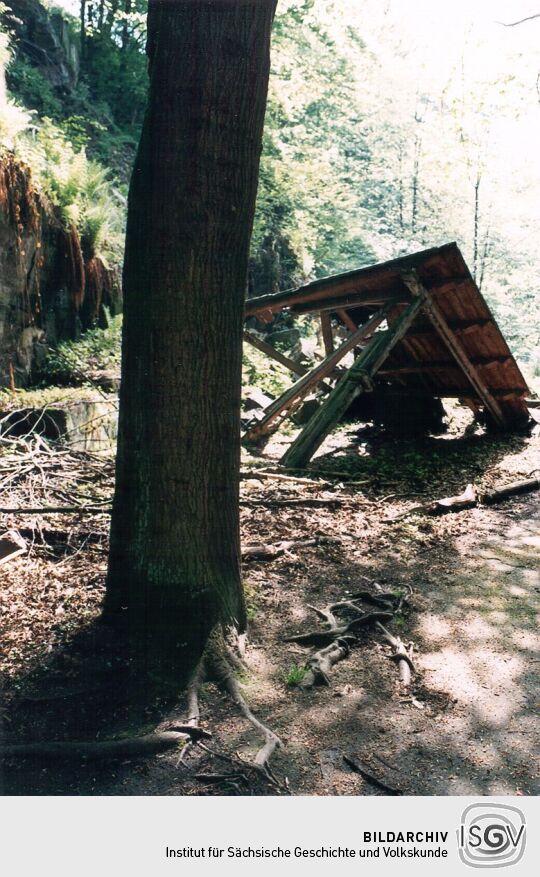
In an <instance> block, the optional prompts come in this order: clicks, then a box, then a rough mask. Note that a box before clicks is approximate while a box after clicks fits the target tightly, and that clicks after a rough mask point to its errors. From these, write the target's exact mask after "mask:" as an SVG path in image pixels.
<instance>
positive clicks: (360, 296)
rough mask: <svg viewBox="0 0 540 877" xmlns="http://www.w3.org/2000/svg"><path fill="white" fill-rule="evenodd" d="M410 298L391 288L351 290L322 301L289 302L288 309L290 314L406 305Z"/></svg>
mask: <svg viewBox="0 0 540 877" xmlns="http://www.w3.org/2000/svg"><path fill="white" fill-rule="evenodd" d="M410 301H411V298H410V296H408V295H407V294H406V293H403V292H402V293H401V295H399V294H396V291H395V290H394V289H392V290H391V291H389V292H377V291H375V292H353V293H351V294H349V295H346V296H338V297H337V298H325V299H324V300H322V301H317V302H312V301H311V300H307V301H305V302H299V303H298V304H291V305H290V306H289V310H290V311H291V313H292V314H311V313H313V312H314V311H316V310H319V311H338V310H342V309H343V308H364V307H368V308H369V307H382V305H385V304H391V305H407V304H410Z"/></svg>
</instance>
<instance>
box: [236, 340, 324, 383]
mask: <svg viewBox="0 0 540 877" xmlns="http://www.w3.org/2000/svg"><path fill="white" fill-rule="evenodd" d="M244 341H247V343H248V344H251V346H252V347H255V348H256V349H257V350H260V351H261V353H265V354H266V355H267V356H269V357H270V358H271V359H275V360H276V362H279V363H280V364H281V365H284V366H285V368H288V369H289V371H291V372H293V374H295V375H300V376H302V375H307V373H308V371H309V369H308V367H307V366H306V365H302V363H300V362H295V361H294V359H290V357H288V356H285V354H284V353H280V352H279V350H276V348H275V347H272V345H271V344H268V342H267V341H263V340H262V338H258V337H257V336H256V335H253V334H252V333H251V332H248V331H247V329H244Z"/></svg>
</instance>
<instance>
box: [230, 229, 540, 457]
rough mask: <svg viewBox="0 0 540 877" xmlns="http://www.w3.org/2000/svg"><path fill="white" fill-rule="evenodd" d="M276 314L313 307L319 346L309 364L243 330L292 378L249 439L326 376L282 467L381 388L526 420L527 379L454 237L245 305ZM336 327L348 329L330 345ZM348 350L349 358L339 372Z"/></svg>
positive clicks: (510, 424) (263, 314)
mask: <svg viewBox="0 0 540 877" xmlns="http://www.w3.org/2000/svg"><path fill="white" fill-rule="evenodd" d="M282 311H287V312H289V313H290V314H293V315H294V314H306V313H309V314H319V315H320V320H321V329H322V336H323V342H324V346H325V352H326V356H325V358H324V359H323V360H322V361H321V362H318V363H317V364H316V365H315V366H313V368H311V369H308V368H307V367H306V366H304V365H300V364H298V363H296V362H294V361H293V360H291V359H290V358H288V357H286V356H284V355H283V354H281V353H279V352H278V351H276V350H275V349H274V348H273V347H272V346H271V345H269V344H267V343H266V342H264V341H262V340H261V339H260V338H259V337H257V336H256V335H254V334H253V333H252V332H249V331H246V332H244V338H245V340H246V341H247V342H249V343H250V344H252V345H253V346H255V347H257V348H258V349H259V350H261V351H263V352H264V353H266V354H267V355H268V356H270V357H272V358H274V359H276V360H278V361H279V362H281V363H282V364H283V365H286V366H287V367H288V368H289V369H290V370H291V371H292V372H293V373H295V374H296V375H297V376H298V379H297V380H296V382H295V383H294V384H293V385H292V386H291V387H290V388H288V389H287V390H286V391H285V392H284V393H283V394H282V395H281V396H280V397H279V398H278V399H276V400H275V401H273V402H272V403H271V404H270V405H269V406H268V407H267V408H266V409H265V411H264V412H263V416H262V418H261V419H260V420H258V421H256V422H254V423H252V424H251V425H250V426H249V428H248V429H247V431H246V433H245V434H244V438H245V439H246V440H247V441H252V442H253V441H258V440H261V439H263V438H264V437H265V436H268V435H270V434H271V433H272V432H273V431H275V430H276V429H277V428H278V426H279V424H280V423H281V422H282V421H283V419H284V418H286V417H288V416H290V415H291V414H293V412H294V411H295V410H296V409H297V408H298V406H299V405H300V404H301V402H302V400H303V399H304V398H305V397H306V396H307V395H308V393H310V392H311V391H312V390H313V389H314V388H315V387H316V386H317V385H321V382H324V384H323V386H324V388H325V391H326V393H327V396H326V398H325V400H324V402H323V403H322V405H321V406H320V408H319V409H318V410H317V411H316V412H315V414H314V415H313V416H312V418H311V419H310V421H309V422H308V423H307V425H306V426H305V428H304V429H303V430H302V432H301V433H300V434H299V435H298V437H297V438H296V440H295V441H294V442H293V444H292V445H291V447H290V448H289V449H288V451H287V452H286V454H285V456H284V457H283V462H284V463H285V464H286V465H287V466H291V467H300V466H304V465H305V464H306V463H307V462H308V461H309V460H310V459H311V457H312V456H313V454H314V453H315V451H316V450H317V449H318V448H319V446H320V445H321V444H322V442H323V441H324V439H325V438H326V436H327V435H328V434H329V433H330V432H331V431H332V429H333V428H334V427H335V426H336V425H337V423H338V422H339V421H340V419H341V418H342V416H343V414H344V413H345V412H346V411H347V409H348V408H349V406H350V405H351V403H352V402H353V401H354V400H355V399H356V398H357V397H358V396H359V395H360V394H362V393H372V392H374V391H375V392H377V390H380V389H381V388H382V387H384V388H386V390H388V389H391V391H392V392H393V393H394V397H393V398H394V399H395V404H398V405H399V404H400V402H401V404H403V405H406V404H407V399H409V400H410V399H411V398H413V397H421V398H424V399H432V400H433V399H443V398H449V397H454V398H458V399H460V400H462V401H463V402H465V403H466V404H468V405H469V406H470V407H471V408H472V409H473V410H474V411H475V412H476V413H478V412H480V411H483V413H484V416H485V419H486V420H487V422H488V423H490V425H492V426H494V427H496V428H498V429H501V430H504V429H507V430H511V429H520V428H523V426H524V424H526V423H527V421H528V409H527V405H526V401H525V397H526V396H527V394H528V388H527V384H526V382H525V379H524V378H523V375H522V374H521V372H520V370H519V368H518V366H517V364H516V361H515V359H514V357H513V356H512V354H511V352H510V349H509V347H508V345H507V343H506V341H505V339H504V337H503V336H502V334H501V332H500V330H499V328H498V326H497V323H496V322H495V320H494V318H493V315H492V314H491V312H490V310H489V308H488V306H487V304H486V302H485V301H484V298H483V297H482V295H481V293H480V291H479V289H478V287H477V285H476V283H475V282H474V279H473V278H472V276H471V274H470V272H469V270H468V268H467V265H466V264H465V261H464V259H463V256H462V254H461V252H460V250H459V248H458V246H457V244H455V243H450V244H446V245H444V246H442V247H437V248H434V249H430V250H424V251H422V252H420V253H415V254H414V255H411V256H406V257H404V258H400V259H394V260H392V261H390V262H384V263H381V264H378V265H373V266H371V267H368V268H360V269H358V270H356V271H350V272H348V273H346V274H340V275H336V276H333V277H325V278H323V279H321V280H316V281H313V282H312V283H308V284H305V285H304V286H300V287H298V288H297V289H293V290H287V291H285V292H279V293H275V294H271V295H264V296H259V297H257V298H253V299H249V300H248V301H247V303H246V318H247V317H257V318H258V319H259V320H262V321H265V322H269V321H270V320H272V319H273V318H274V317H275V315H276V314H278V313H280V312H282ZM335 325H341V326H342V327H344V328H345V329H346V330H347V332H348V336H347V337H346V338H345V340H342V341H341V343H339V345H338V346H336V339H335V337H334V336H335V333H334V330H333V326H335ZM351 351H353V352H354V361H353V363H352V365H350V366H349V367H348V368H347V369H343V368H341V369H340V368H339V364H340V362H342V360H343V359H344V357H345V356H346V355H347V354H348V353H349V352H351ZM333 380H335V385H334V386H333V387H331V388H330V387H329V386H328V381H330V382H332V381H333Z"/></svg>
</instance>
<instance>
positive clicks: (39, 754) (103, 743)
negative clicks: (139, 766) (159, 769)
mask: <svg viewBox="0 0 540 877" xmlns="http://www.w3.org/2000/svg"><path fill="white" fill-rule="evenodd" d="M211 736H212V735H211V734H209V733H208V731H202V730H200V729H198V728H191V727H189V726H188V725H176V726H175V730H169V731H154V733H152V734H145V735H144V736H142V737H126V738H125V739H122V740H87V741H80V742H77V741H68V742H58V743H48V742H45V743H13V744H7V745H4V746H2V748H1V749H0V755H2V756H3V757H4V758H15V757H16V758H42V759H60V760H67V759H72V758H79V759H87V760H92V761H108V760H112V759H116V758H141V757H144V756H147V755H155V754H156V753H158V752H164V751H165V750H166V749H172V748H174V747H175V746H178V744H179V743H185V742H186V741H187V740H190V739H191V740H201V739H208V738H210V737H211Z"/></svg>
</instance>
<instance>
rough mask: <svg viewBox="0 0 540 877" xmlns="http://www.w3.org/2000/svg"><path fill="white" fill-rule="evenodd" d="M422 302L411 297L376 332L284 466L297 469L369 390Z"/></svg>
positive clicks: (419, 297) (288, 451) (290, 451)
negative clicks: (389, 323)
mask: <svg viewBox="0 0 540 877" xmlns="http://www.w3.org/2000/svg"><path fill="white" fill-rule="evenodd" d="M424 302H425V294H424V293H422V294H420V295H417V296H415V298H414V300H413V301H412V302H411V304H410V305H409V307H408V308H407V309H406V310H404V311H403V313H402V314H401V315H400V316H399V318H398V319H397V320H396V322H395V323H394V325H393V326H391V327H390V329H388V330H387V331H385V332H378V333H377V334H376V335H374V336H373V338H372V339H371V341H370V342H369V344H368V345H367V346H366V348H365V349H364V350H363V351H362V353H361V354H360V356H358V357H357V359H356V360H355V361H354V363H353V365H352V366H351V368H350V369H349V370H348V371H347V372H346V373H345V374H344V375H343V377H342V378H341V380H340V381H339V382H338V383H337V385H336V387H335V388H334V390H333V391H332V393H331V394H330V395H329V396H328V397H327V399H326V400H325V402H324V403H323V404H322V405H321V407H320V408H319V410H318V411H316V412H315V414H314V415H313V417H312V418H311V420H310V421H309V423H308V424H307V425H306V426H305V428H304V429H303V430H302V432H301V433H300V435H299V436H298V437H297V438H296V440H295V441H294V442H293V444H292V445H291V446H290V448H289V449H288V450H287V452H286V453H285V455H284V456H283V458H282V461H281V462H282V463H283V465H285V466H291V467H293V468H297V467H298V468H301V467H303V466H305V465H306V463H308V462H309V460H311V458H312V456H313V454H314V453H315V451H316V450H317V449H318V448H319V447H320V446H321V444H322V443H323V441H324V439H325V438H326V436H327V435H328V433H330V432H331V431H332V430H333V429H334V427H335V426H336V425H337V423H338V422H339V421H340V419H341V417H342V416H343V414H344V413H345V411H346V410H347V408H349V406H350V405H351V403H352V402H353V401H354V399H356V397H357V396H359V395H360V393H363V392H364V391H365V390H367V391H369V390H372V389H373V383H372V379H373V377H374V375H375V374H376V372H377V371H378V369H379V368H380V367H381V365H382V363H383V362H384V360H385V359H386V357H387V356H388V354H389V353H390V351H391V350H392V348H393V347H394V345H395V344H397V342H398V341H399V340H400V339H401V338H403V336H404V334H405V333H406V331H407V329H408V328H409V326H410V325H411V323H412V322H413V320H414V318H415V317H416V315H417V314H418V312H419V311H420V310H421V309H422V307H423V306H424Z"/></svg>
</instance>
